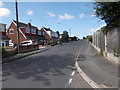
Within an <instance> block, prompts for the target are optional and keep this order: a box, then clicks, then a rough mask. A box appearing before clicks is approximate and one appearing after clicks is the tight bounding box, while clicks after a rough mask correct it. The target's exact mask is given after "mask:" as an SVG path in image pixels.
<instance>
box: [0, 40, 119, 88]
mask: <svg viewBox="0 0 120 90" xmlns="http://www.w3.org/2000/svg"><path fill="white" fill-rule="evenodd" d="M79 51H80V56H79V58H78V64H79V66H80V67H81V69H82V70H83V71H84V72H85V73H86V74H87V75H88V76H89V77H90V78H91V79H92V80H93V81H95V82H97V83H98V84H99V85H107V86H108V87H118V66H117V65H115V64H113V63H111V62H109V61H108V60H106V59H104V57H102V56H98V55H96V53H97V51H96V50H95V49H94V48H93V47H92V46H91V45H90V44H89V43H88V42H87V41H82V40H81V41H74V42H69V43H65V44H61V45H57V46H53V47H50V48H49V50H47V51H44V52H42V53H37V54H34V55H31V56H27V57H25V58H21V59H19V60H16V61H12V62H9V63H5V64H3V65H2V70H3V80H2V81H3V84H2V85H3V88H91V87H90V86H89V85H88V84H87V83H86V81H84V80H83V78H82V77H81V76H80V74H78V72H77V71H76V68H75V60H76V56H77V55H78V52H79Z"/></svg>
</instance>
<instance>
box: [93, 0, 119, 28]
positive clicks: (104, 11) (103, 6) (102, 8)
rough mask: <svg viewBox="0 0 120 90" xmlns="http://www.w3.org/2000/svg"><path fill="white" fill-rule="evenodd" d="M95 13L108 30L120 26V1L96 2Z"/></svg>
mask: <svg viewBox="0 0 120 90" xmlns="http://www.w3.org/2000/svg"><path fill="white" fill-rule="evenodd" d="M94 8H95V13H96V15H97V17H99V18H100V19H102V20H104V21H105V22H106V24H107V28H112V27H116V26H120V1H119V2H96V3H95V7H94Z"/></svg>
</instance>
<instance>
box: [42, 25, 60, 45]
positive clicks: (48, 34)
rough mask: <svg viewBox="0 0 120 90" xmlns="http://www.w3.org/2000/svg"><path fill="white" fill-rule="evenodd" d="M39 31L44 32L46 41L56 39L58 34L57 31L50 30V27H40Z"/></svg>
mask: <svg viewBox="0 0 120 90" xmlns="http://www.w3.org/2000/svg"><path fill="white" fill-rule="evenodd" d="M41 31H44V32H45V38H46V42H47V43H48V42H53V41H57V40H58V39H59V35H58V33H57V32H54V31H52V30H51V29H50V28H45V27H43V28H41Z"/></svg>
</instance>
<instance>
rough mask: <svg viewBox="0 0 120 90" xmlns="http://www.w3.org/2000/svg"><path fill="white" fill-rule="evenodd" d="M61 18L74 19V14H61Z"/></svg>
mask: <svg viewBox="0 0 120 90" xmlns="http://www.w3.org/2000/svg"><path fill="white" fill-rule="evenodd" d="M59 18H60V19H67V20H69V19H73V18H74V16H72V15H69V14H67V13H65V14H64V15H59Z"/></svg>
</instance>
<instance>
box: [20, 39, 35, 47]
mask: <svg viewBox="0 0 120 90" xmlns="http://www.w3.org/2000/svg"><path fill="white" fill-rule="evenodd" d="M20 45H21V46H28V45H36V43H35V42H34V41H32V40H28V41H23V42H21V44H20Z"/></svg>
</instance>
